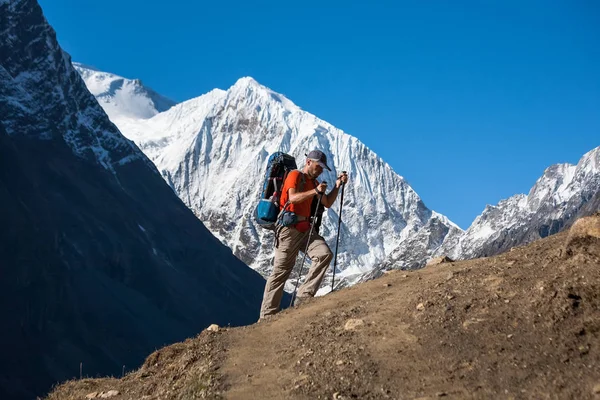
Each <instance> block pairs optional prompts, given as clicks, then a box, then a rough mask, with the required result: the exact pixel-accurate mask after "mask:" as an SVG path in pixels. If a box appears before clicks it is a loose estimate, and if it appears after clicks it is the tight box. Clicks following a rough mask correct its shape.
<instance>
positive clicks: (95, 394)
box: [85, 392, 99, 399]
mask: <svg viewBox="0 0 600 400" xmlns="http://www.w3.org/2000/svg"><path fill="white" fill-rule="evenodd" d="M98 394H99V393H98V392H92V393H88V394H86V395H85V398H86V399H95V398H96V397H98Z"/></svg>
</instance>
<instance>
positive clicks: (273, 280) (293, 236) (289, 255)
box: [260, 226, 333, 318]
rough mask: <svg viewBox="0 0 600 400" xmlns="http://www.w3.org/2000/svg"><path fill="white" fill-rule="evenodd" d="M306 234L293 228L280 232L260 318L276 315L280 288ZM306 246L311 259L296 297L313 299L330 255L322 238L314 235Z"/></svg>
mask: <svg viewBox="0 0 600 400" xmlns="http://www.w3.org/2000/svg"><path fill="white" fill-rule="evenodd" d="M309 232H310V231H308V232H304V233H303V232H298V230H296V228H294V227H287V226H286V227H283V228H281V230H280V232H279V244H278V246H277V247H276V248H275V259H274V261H273V271H272V272H271V275H270V276H269V278H268V279H267V284H266V285H265V294H264V295H263V302H262V306H261V308H260V317H261V318H264V317H265V316H267V315H271V314H275V313H277V312H278V311H279V307H280V304H281V298H282V297H283V287H284V285H285V281H287V279H288V278H289V276H290V274H291V273H292V269H293V268H294V264H295V263H296V257H297V256H298V252H299V251H300V250H302V251H304V249H306V241H307V240H308V235H309ZM310 239H311V240H310V244H309V246H308V254H307V255H308V257H310V259H311V260H312V264H311V267H310V269H309V270H308V274H307V275H306V280H305V282H304V283H303V284H302V286H300V288H299V289H298V293H297V294H296V296H297V297H313V296H314V295H315V293H316V292H317V290H318V289H319V286H320V285H321V281H322V280H323V277H324V276H325V272H326V271H327V267H328V266H329V262H330V261H331V259H332V258H333V254H332V253H331V250H330V249H329V246H327V243H325V239H323V237H321V236H320V235H318V234H317V233H315V232H313V234H312V236H311V238H310Z"/></svg>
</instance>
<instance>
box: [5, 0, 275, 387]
mask: <svg viewBox="0 0 600 400" xmlns="http://www.w3.org/2000/svg"><path fill="white" fill-rule="evenodd" d="M0 224H1V226H2V229H1V230H0V244H1V245H0V276H1V279H0V299H1V301H0V320H1V321H2V329H1V330H0V343H1V344H0V360H2V362H1V363H0V398H2V399H31V398H34V397H35V396H36V395H41V394H43V393H45V392H46V391H48V390H49V389H50V388H51V386H52V385H53V384H55V383H57V382H58V381H62V380H65V379H68V378H72V377H75V376H78V375H79V365H80V362H82V363H83V373H84V375H88V376H95V375H119V374H120V373H121V371H122V366H123V365H125V367H126V369H127V370H129V369H132V368H135V367H137V366H138V365H139V364H140V363H141V362H142V361H143V359H144V357H146V356H147V355H148V354H149V353H151V352H152V351H153V350H155V349H156V348H158V347H160V346H163V345H164V344H167V343H172V342H174V341H178V340H182V339H184V338H186V337H189V336H193V335H195V334H196V333H198V332H199V331H201V330H202V329H203V328H205V327H206V326H208V325H209V324H211V323H218V324H220V325H228V324H231V325H241V324H248V323H250V322H253V321H255V320H256V318H257V317H258V308H259V306H260V299H261V295H262V289H263V285H264V280H263V279H262V278H261V277H260V276H259V275H258V274H257V273H256V272H254V271H252V270H251V269H250V268H248V267H247V266H245V265H244V264H243V263H241V262H240V261H239V260H238V259H237V258H235V257H234V256H233V255H232V254H231V251H230V250H229V249H228V248H227V247H225V246H224V245H222V244H221V243H220V242H219V241H218V240H217V239H216V238H215V237H214V236H212V235H211V234H210V233H209V232H208V230H207V229H206V228H205V227H204V225H202V223H201V222H200V221H199V220H198V219H196V218H195V217H194V215H193V214H192V212H191V211H190V210H189V209H188V208H187V207H185V205H184V204H183V203H182V202H181V201H180V200H179V199H178V198H177V196H176V195H175V193H174V192H173V191H172V190H171V189H170V188H169V187H168V185H167V184H166V183H165V182H164V181H163V179H162V178H161V177H160V175H159V174H158V172H157V171H156V169H155V167H154V166H153V165H152V163H151V162H150V161H149V160H148V159H147V158H146V157H145V156H144V155H143V154H142V153H141V151H140V150H139V149H138V148H137V147H136V146H135V145H134V144H133V143H132V142H130V141H128V140H127V139H125V138H123V137H122V136H121V134H120V133H119V132H118V130H117V129H116V127H115V126H114V125H113V124H112V123H111V122H110V121H109V120H108V118H107V117H106V115H105V114H104V112H103V111H102V109H101V108H100V106H99V105H98V104H97V102H96V100H95V99H94V97H93V96H92V95H91V94H90V93H89V92H88V91H87V89H86V87H85V85H84V83H83V81H82V80H81V78H80V77H79V75H78V74H77V72H75V71H74V70H73V68H72V66H71V62H70V57H69V56H68V55H67V54H65V53H64V52H63V51H62V50H61V49H60V47H59V46H58V43H57V42H56V37H55V34H54V31H53V30H52V28H51V27H50V26H49V25H48V24H47V22H46V20H45V18H44V17H43V14H42V11H41V9H40V7H39V5H38V4H37V2H36V1H32V0H21V1H10V2H7V1H6V0H0Z"/></svg>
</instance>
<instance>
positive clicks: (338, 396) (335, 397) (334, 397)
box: [333, 392, 343, 400]
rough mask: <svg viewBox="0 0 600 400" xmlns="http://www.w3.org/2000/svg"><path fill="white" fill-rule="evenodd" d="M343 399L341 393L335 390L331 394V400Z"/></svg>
mask: <svg viewBox="0 0 600 400" xmlns="http://www.w3.org/2000/svg"><path fill="white" fill-rule="evenodd" d="M341 399H343V397H342V395H341V394H340V392H335V393H334V394H333V400H341Z"/></svg>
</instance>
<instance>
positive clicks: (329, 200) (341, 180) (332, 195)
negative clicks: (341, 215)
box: [321, 173, 348, 208]
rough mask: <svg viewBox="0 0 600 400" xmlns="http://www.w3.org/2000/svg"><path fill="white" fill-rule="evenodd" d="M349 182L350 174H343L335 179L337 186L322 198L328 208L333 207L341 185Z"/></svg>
mask: <svg viewBox="0 0 600 400" xmlns="http://www.w3.org/2000/svg"><path fill="white" fill-rule="evenodd" d="M346 182H348V175H347V174H345V173H344V174H342V175H340V176H339V177H338V178H337V180H336V181H335V187H334V188H333V190H332V191H331V192H329V193H328V194H327V195H326V196H323V198H322V199H321V203H323V205H324V206H325V207H327V208H331V206H332V205H333V203H335V199H336V198H337V195H338V192H339V191H340V186H342V184H345V183H346Z"/></svg>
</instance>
